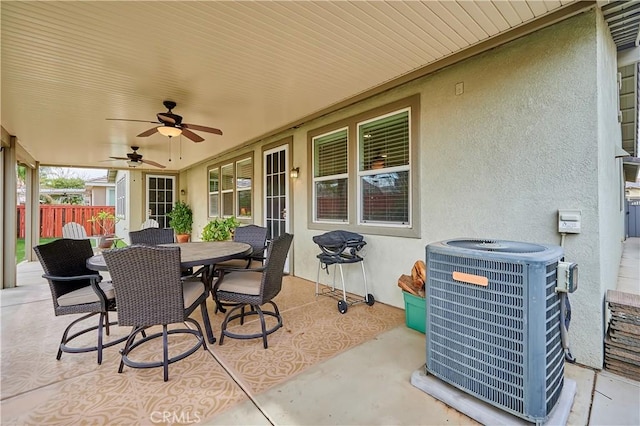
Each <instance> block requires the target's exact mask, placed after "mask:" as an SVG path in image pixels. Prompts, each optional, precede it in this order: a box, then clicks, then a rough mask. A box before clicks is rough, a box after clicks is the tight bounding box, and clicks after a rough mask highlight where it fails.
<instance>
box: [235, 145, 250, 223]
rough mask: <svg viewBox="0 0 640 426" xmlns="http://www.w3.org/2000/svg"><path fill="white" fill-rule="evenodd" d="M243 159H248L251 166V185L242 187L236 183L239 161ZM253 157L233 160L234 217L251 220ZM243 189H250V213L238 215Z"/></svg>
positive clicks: (243, 160) (241, 161)
mask: <svg viewBox="0 0 640 426" xmlns="http://www.w3.org/2000/svg"><path fill="white" fill-rule="evenodd" d="M245 161H249V165H250V168H251V178H250V181H251V185H250V186H249V187H248V188H247V187H243V188H241V187H240V185H239V184H238V167H239V164H240V163H243V162H245ZM253 170H254V168H253V158H252V157H245V158H241V159H239V160H237V161H235V170H234V172H235V179H234V182H235V190H236V194H235V205H236V206H235V207H236V217H237V218H238V219H243V220H251V219H252V218H253ZM244 191H250V194H251V197H250V200H251V206H250V214H248V215H246V214H245V215H240V193H241V192H244Z"/></svg>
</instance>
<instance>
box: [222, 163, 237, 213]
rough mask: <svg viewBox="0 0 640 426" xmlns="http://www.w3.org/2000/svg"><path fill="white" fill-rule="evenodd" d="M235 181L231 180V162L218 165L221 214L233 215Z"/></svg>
mask: <svg viewBox="0 0 640 426" xmlns="http://www.w3.org/2000/svg"><path fill="white" fill-rule="evenodd" d="M234 188H235V182H234V180H233V163H232V164H225V165H224V166H222V167H220V189H221V191H220V192H221V196H222V216H233V212H234V206H233V198H234V196H233V195H234V194H233V192H234V191H233V190H234Z"/></svg>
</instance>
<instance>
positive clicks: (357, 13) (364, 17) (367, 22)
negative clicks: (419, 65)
mask: <svg viewBox="0 0 640 426" xmlns="http://www.w3.org/2000/svg"><path fill="white" fill-rule="evenodd" d="M360 3H362V4H360ZM336 4H337V5H339V6H340V11H339V12H340V15H339V16H340V17H344V18H345V19H348V20H349V22H358V23H359V25H357V27H358V28H359V30H360V31H363V32H364V33H365V34H366V35H367V37H368V38H370V39H371V40H373V39H376V38H375V36H374V34H375V33H377V32H378V30H379V28H378V27H376V26H375V23H374V22H373V21H374V19H375V18H374V17H373V16H372V15H371V8H370V7H368V8H365V9H362V8H361V7H362V6H363V5H366V4H367V3H366V2H356V3H350V2H337V3H336ZM365 7H366V6H365ZM334 16H336V17H339V16H338V15H337V14H336V15H334ZM363 41H365V40H363ZM376 44H377V43H376ZM379 49H380V51H381V52H382V54H383V58H382V59H383V60H386V59H388V58H392V57H393V50H392V49H388V48H384V46H379ZM398 59H400V64H401V65H402V66H403V67H407V68H413V67H414V66H415V63H414V61H408V60H407V59H405V58H398Z"/></svg>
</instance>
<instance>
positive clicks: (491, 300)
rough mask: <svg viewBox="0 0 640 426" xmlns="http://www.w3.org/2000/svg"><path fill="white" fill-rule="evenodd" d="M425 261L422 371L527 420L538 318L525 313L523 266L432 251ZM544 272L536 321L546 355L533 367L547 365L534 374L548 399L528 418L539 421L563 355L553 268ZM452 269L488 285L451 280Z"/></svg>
mask: <svg viewBox="0 0 640 426" xmlns="http://www.w3.org/2000/svg"><path fill="white" fill-rule="evenodd" d="M427 261H428V264H427V271H428V289H427V290H428V293H427V301H428V302H427V303H428V308H427V315H428V320H427V324H428V330H427V334H428V348H427V353H428V355H427V358H428V359H427V368H428V370H429V371H430V372H431V373H433V374H434V375H436V376H437V377H440V378H441V379H443V380H445V381H447V382H449V383H451V384H452V385H454V386H456V387H458V388H460V389H462V390H465V391H466V392H468V393H471V394H473V395H475V396H476V397H478V398H480V399H482V400H485V401H487V402H489V403H491V404H493V405H497V406H500V407H501V408H503V409H505V410H507V411H510V412H512V413H514V414H516V415H519V416H521V417H524V418H527V419H531V418H532V415H531V413H530V411H531V409H532V408H531V405H532V404H531V401H530V400H529V397H530V396H531V395H530V394H531V389H532V384H531V382H530V381H531V377H530V374H531V373H530V371H529V368H530V367H531V365H530V364H531V362H532V361H531V359H530V357H529V351H530V350H531V349H532V348H531V347H529V342H530V337H531V336H529V329H528V321H535V320H536V319H535V318H534V317H532V314H533V313H532V312H531V311H530V308H529V298H530V297H532V294H531V291H530V290H531V289H529V288H527V286H528V285H530V284H531V283H529V282H528V277H527V267H526V265H524V264H522V263H516V262H501V261H496V260H487V259H482V258H473V257H463V256H456V255H449V254H443V253H438V252H432V253H430V254H429V255H428V256H427ZM545 269H546V270H545V274H546V277H545V278H546V279H545V281H546V283H545V282H543V283H541V284H545V285H546V288H545V289H544V290H543V289H540V290H543V292H542V293H541V294H540V296H541V300H544V296H545V295H546V300H544V302H543V309H545V310H546V312H544V317H540V318H538V319H539V320H540V321H541V322H544V323H545V331H544V334H543V336H542V338H546V340H545V342H546V345H545V346H546V348H545V349H546V352H545V354H546V356H545V357H544V358H545V359H543V360H539V361H537V363H538V364H542V362H546V363H545V366H544V369H543V370H542V371H540V373H541V374H540V376H541V377H540V380H544V388H545V392H546V393H545V395H544V400H543V401H544V406H542V407H538V408H537V409H534V410H533V411H535V413H534V414H533V417H535V416H538V417H539V416H540V415H541V414H540V411H542V410H546V412H545V413H543V415H542V416H543V417H544V416H546V415H548V412H549V411H550V410H551V409H552V408H553V407H554V406H555V403H556V402H557V399H558V397H559V396H560V392H561V390H562V384H563V382H562V380H563V375H564V364H563V362H562V360H561V359H559V357H562V356H563V351H562V345H561V342H560V334H559V333H560V330H559V327H558V324H559V322H558V321H559V311H560V304H559V298H558V296H557V294H556V293H555V282H556V276H555V274H556V270H555V267H554V265H553V264H551V265H547V267H546V268H545ZM453 271H457V272H463V273H467V274H473V275H480V276H484V277H487V278H488V280H489V285H488V286H487V287H482V286H476V285H469V284H466V283H459V282H456V281H454V280H452V278H451V276H452V272H453ZM540 314H541V315H542V314H543V312H540ZM542 387H543V386H540V387H539V388H542ZM538 393H539V392H538ZM537 397H538V398H539V397H540V396H537ZM541 404H542V401H541ZM541 404H539V405H541Z"/></svg>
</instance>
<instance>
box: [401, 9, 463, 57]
mask: <svg viewBox="0 0 640 426" xmlns="http://www.w3.org/2000/svg"><path fill="white" fill-rule="evenodd" d="M408 4H409V5H410V6H411V7H412V8H414V9H415V11H416V13H417V14H419V15H420V16H421V17H422V18H423V19H424V20H425V22H428V23H429V25H430V28H429V30H430V32H431V31H433V33H434V34H437V36H438V38H439V39H441V40H442V42H443V43H445V44H446V45H447V46H448V47H449V46H452V47H451V51H452V52H453V51H456V50H459V49H462V48H464V47H466V46H468V45H469V43H468V42H467V41H466V40H465V39H464V38H462V37H461V36H460V34H458V33H457V32H456V31H455V30H454V29H453V28H451V27H450V26H449V25H448V24H447V23H446V22H445V21H444V20H443V19H442V18H441V17H440V16H438V15H437V14H436V13H435V12H434V11H433V10H431V9H430V8H429V4H428V3H422V2H409V3H408Z"/></svg>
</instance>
